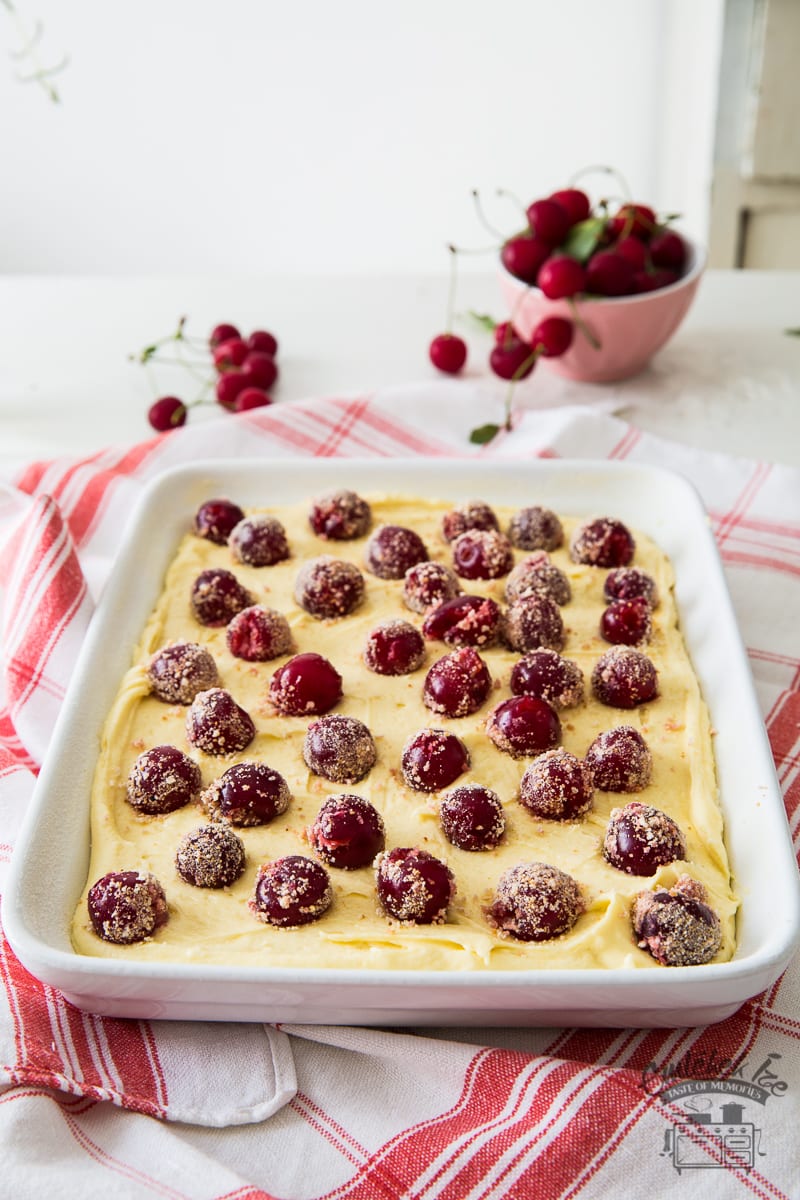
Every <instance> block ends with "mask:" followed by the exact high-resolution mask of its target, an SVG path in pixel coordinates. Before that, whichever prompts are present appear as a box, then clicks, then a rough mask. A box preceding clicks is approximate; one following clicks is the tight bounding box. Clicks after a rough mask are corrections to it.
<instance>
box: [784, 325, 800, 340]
mask: <svg viewBox="0 0 800 1200" xmlns="http://www.w3.org/2000/svg"><path fill="white" fill-rule="evenodd" d="M783 332H784V333H785V334H786V336H787V337H800V325H798V327H797V328H796V329H784V331H783Z"/></svg>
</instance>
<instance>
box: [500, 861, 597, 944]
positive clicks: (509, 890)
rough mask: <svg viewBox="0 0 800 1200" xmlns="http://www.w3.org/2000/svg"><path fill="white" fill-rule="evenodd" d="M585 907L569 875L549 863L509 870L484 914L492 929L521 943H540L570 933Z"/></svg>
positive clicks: (577, 888) (520, 864)
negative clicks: (508, 934)
mask: <svg viewBox="0 0 800 1200" xmlns="http://www.w3.org/2000/svg"><path fill="white" fill-rule="evenodd" d="M585 907H586V905H585V902H584V899H583V896H582V895H581V889H580V887H579V885H578V884H577V883H576V881H575V880H574V879H573V878H572V876H571V875H567V873H566V872H565V871H561V870H559V868H558V867H553V866H551V865H550V864H549V863H540V862H528V863H519V864H518V865H517V866H515V867H509V868H508V870H506V871H504V872H503V874H502V875H501V876H500V879H499V880H498V883H497V889H496V891H495V898H494V901H493V903H492V905H491V907H490V908H489V910H488V912H487V917H488V919H489V921H490V923H491V924H492V925H494V927H495V928H496V929H498V930H501V931H502V932H504V933H510V934H511V936H512V937H515V938H517V940H518V941H521V942H543V941H548V940H549V939H550V938H554V937H559V936H560V935H561V934H562V933H567V932H568V931H569V930H570V929H572V927H573V925H574V924H575V922H576V921H577V919H578V917H579V916H580V915H581V913H582V912H583V911H584V909H585Z"/></svg>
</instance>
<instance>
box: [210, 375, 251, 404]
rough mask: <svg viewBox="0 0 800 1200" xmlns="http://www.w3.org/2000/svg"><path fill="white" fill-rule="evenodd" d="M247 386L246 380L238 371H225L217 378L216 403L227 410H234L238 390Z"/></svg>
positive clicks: (240, 390) (242, 389)
mask: <svg viewBox="0 0 800 1200" xmlns="http://www.w3.org/2000/svg"><path fill="white" fill-rule="evenodd" d="M246 387H247V380H246V379H245V377H244V376H243V375H242V374H241V372H240V371H226V373H225V374H224V375H220V377H219V379H218V380H217V386H216V389H215V391H216V394H217V403H218V404H221V405H222V407H223V408H227V410H228V412H234V411H235V407H234V406H235V404H236V397H237V396H238V395H239V393H240V392H242V391H244V389H245V388H246Z"/></svg>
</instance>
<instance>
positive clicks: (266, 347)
mask: <svg viewBox="0 0 800 1200" xmlns="http://www.w3.org/2000/svg"><path fill="white" fill-rule="evenodd" d="M247 349H248V350H258V351H259V353H260V354H269V355H271V356H272V357H273V358H274V357H275V355H276V354H277V353H278V339H277V338H276V337H275V335H274V334H272V333H269V332H268V330H266V329H254V330H253V332H252V333H251V334H250V336H249V337H248V338H247Z"/></svg>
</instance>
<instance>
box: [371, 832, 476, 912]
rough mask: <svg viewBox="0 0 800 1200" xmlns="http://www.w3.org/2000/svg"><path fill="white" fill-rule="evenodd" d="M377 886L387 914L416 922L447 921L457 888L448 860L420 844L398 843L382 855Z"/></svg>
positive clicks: (377, 868)
mask: <svg viewBox="0 0 800 1200" xmlns="http://www.w3.org/2000/svg"><path fill="white" fill-rule="evenodd" d="M375 886H376V889H377V892H378V899H379V900H380V902H381V905H382V907H383V909H384V911H385V912H386V913H387V915H388V916H390V917H393V918H394V920H396V921H407V922H409V923H411V924H414V925H431V924H438V923H441V922H443V921H444V919H445V917H446V914H447V909H448V907H449V905H450V903H451V902H452V900H453V897H454V895H455V891H456V881H455V877H454V875H453V872H452V871H451V870H450V868H449V867H448V865H447V863H445V862H442V860H441V859H440V858H435V857H434V855H433V854H430V853H429V852H428V851H427V850H418V849H417V848H416V847H399V846H398V847H396V848H395V849H394V850H387V851H385V852H384V853H383V854H381V855H379V856H378V859H377V862H376V864H375Z"/></svg>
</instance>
